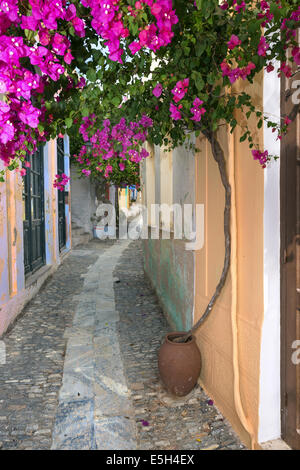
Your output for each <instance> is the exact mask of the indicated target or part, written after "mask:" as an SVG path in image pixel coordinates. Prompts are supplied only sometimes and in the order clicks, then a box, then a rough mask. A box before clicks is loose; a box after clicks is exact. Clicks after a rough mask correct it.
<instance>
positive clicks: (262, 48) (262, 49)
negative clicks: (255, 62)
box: [257, 36, 270, 56]
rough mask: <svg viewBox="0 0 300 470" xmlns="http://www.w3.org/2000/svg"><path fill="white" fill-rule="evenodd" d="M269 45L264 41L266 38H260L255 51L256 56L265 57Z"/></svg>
mask: <svg viewBox="0 0 300 470" xmlns="http://www.w3.org/2000/svg"><path fill="white" fill-rule="evenodd" d="M269 47H270V46H269V44H268V43H267V41H266V38H265V37H264V36H262V37H261V38H260V41H259V44H258V49H257V53H258V55H260V56H265V55H266V52H267V50H268V49H269Z"/></svg>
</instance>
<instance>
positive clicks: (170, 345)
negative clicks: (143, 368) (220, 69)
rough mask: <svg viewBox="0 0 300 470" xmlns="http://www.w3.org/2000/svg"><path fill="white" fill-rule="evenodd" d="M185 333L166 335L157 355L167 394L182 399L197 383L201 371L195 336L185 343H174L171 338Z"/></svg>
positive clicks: (177, 332) (178, 332)
mask: <svg viewBox="0 0 300 470" xmlns="http://www.w3.org/2000/svg"><path fill="white" fill-rule="evenodd" d="M185 334H186V333H184V332H181V331H176V332H174V333H168V334H167V335H166V337H165V341H164V343H163V344H162V345H161V347H160V350H159V353H158V369H159V374H160V377H161V380H162V382H163V384H164V386H165V387H166V389H167V390H168V392H169V393H171V394H173V395H176V396H179V397H183V396H185V395H187V394H188V393H190V392H191V391H192V390H193V388H194V386H195V385H196V383H197V379H198V377H199V375H200V371H201V354H200V351H199V348H198V346H197V343H196V338H195V336H191V339H190V340H189V341H188V342H187V343H174V342H173V341H172V338H176V337H178V336H183V335H185Z"/></svg>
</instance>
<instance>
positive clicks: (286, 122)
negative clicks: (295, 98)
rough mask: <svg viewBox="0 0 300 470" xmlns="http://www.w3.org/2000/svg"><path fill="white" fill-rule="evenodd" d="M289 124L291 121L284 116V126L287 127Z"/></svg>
mask: <svg viewBox="0 0 300 470" xmlns="http://www.w3.org/2000/svg"><path fill="white" fill-rule="evenodd" d="M291 122H292V120H291V119H290V118H289V117H288V116H285V118H284V124H285V125H286V126H288V125H289V124H290V123H291Z"/></svg>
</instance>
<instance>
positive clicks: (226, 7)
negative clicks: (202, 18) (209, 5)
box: [220, 1, 229, 10]
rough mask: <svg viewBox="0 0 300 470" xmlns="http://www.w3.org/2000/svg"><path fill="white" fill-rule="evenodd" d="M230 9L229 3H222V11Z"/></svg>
mask: <svg viewBox="0 0 300 470" xmlns="http://www.w3.org/2000/svg"><path fill="white" fill-rule="evenodd" d="M228 7H229V5H228V3H227V2H226V1H223V3H221V5H220V8H221V9H222V10H227V9H228Z"/></svg>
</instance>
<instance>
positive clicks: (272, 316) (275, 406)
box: [258, 63, 281, 442]
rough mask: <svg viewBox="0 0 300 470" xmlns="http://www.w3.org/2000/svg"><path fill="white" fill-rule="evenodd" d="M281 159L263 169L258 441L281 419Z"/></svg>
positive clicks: (271, 136)
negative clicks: (262, 308) (262, 289)
mask: <svg viewBox="0 0 300 470" xmlns="http://www.w3.org/2000/svg"><path fill="white" fill-rule="evenodd" d="M274 66H275V70H274V71H273V72H271V73H267V72H265V75H264V111H265V113H269V114H270V115H272V120H273V121H275V120H276V119H277V120H279V118H280V79H279V78H278V77H277V73H276V70H277V68H278V64H277V63H276V64H275V63H274ZM264 147H265V149H267V150H268V151H269V154H272V155H278V156H279V155H280V140H277V141H276V134H275V133H272V130H271V129H268V128H267V126H266V125H265V127H264ZM279 170H280V163H279V161H276V162H272V164H271V165H270V166H269V167H268V168H267V169H265V170H264V175H265V191H264V193H265V194H264V201H265V207H264V322H263V329H262V344H261V363H260V401H259V433H258V440H259V442H266V441H268V440H271V439H276V438H279V437H280V435H281V421H280V171H279Z"/></svg>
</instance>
